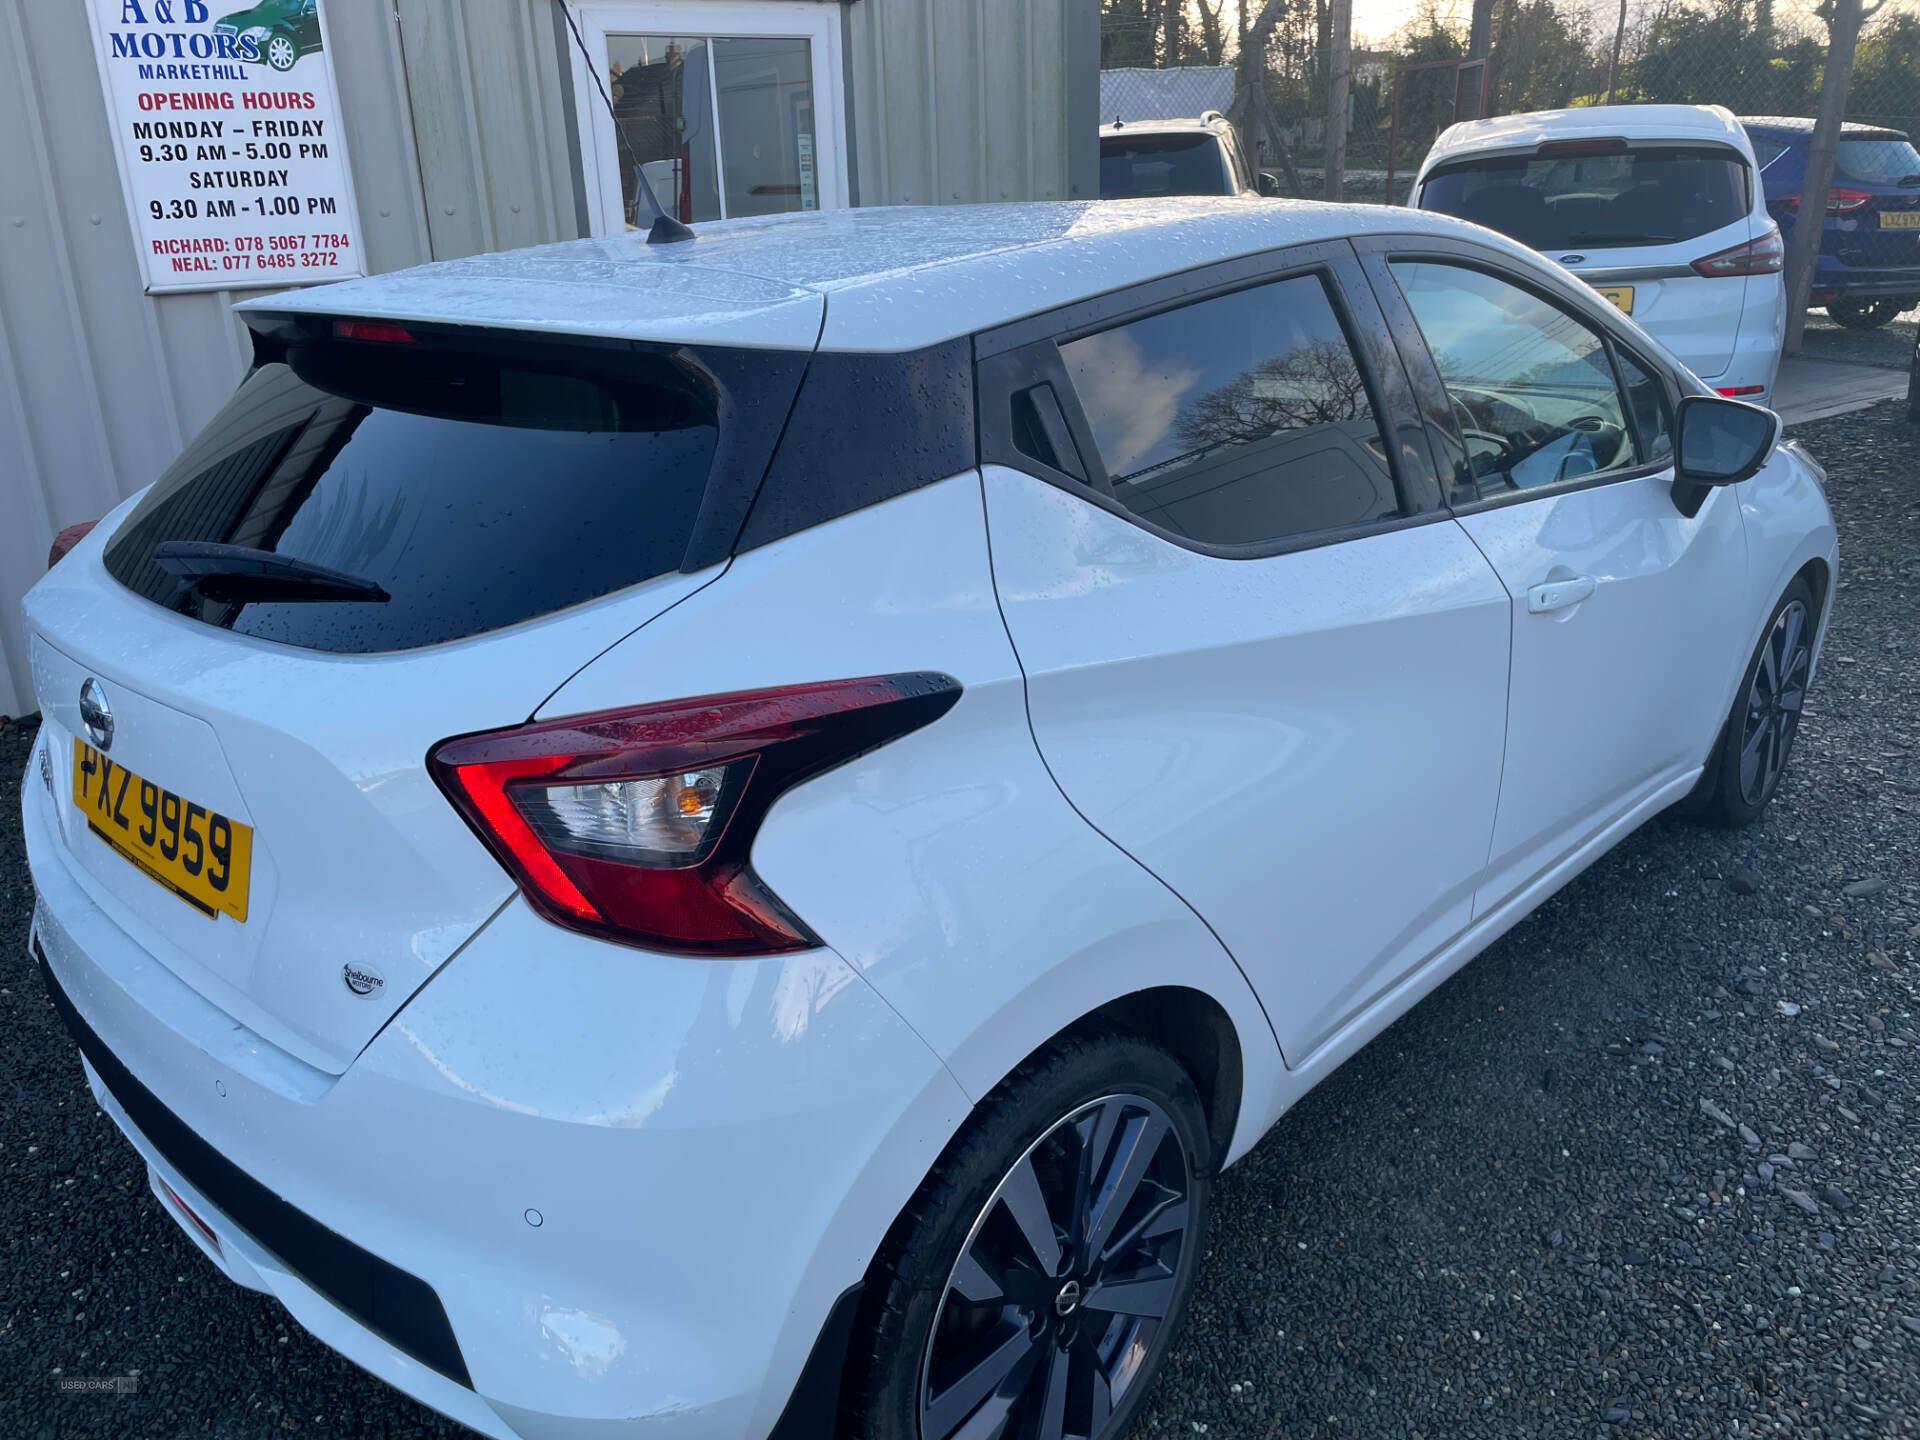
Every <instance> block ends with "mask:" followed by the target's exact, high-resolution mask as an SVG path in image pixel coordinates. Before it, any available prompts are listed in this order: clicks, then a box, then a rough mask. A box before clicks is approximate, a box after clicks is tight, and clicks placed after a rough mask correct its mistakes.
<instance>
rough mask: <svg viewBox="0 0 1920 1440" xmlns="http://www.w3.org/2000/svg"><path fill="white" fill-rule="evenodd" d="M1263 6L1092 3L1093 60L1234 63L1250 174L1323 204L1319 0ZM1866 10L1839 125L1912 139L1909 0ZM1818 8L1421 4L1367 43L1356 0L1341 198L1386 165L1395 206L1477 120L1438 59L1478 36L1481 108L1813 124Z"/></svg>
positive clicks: (1325, 26)
mask: <svg viewBox="0 0 1920 1440" xmlns="http://www.w3.org/2000/svg"><path fill="white" fill-rule="evenodd" d="M1241 7H1244V10H1245V12H1246V13H1245V14H1244V15H1243V14H1242V12H1241ZM1274 8H1275V7H1274V6H1273V5H1271V4H1270V3H1269V0H1102V4H1101V9H1102V31H1101V53H1102V63H1103V65H1106V66H1110V67H1119V66H1128V67H1149V68H1151V67H1158V68H1163V69H1164V68H1169V67H1186V66H1210V65H1219V64H1228V65H1234V66H1235V67H1236V70H1235V73H1236V79H1237V83H1236V86H1235V92H1234V103H1233V106H1232V108H1231V110H1230V113H1231V114H1232V115H1233V117H1234V119H1235V121H1236V123H1238V124H1239V125H1240V126H1241V130H1242V133H1243V134H1244V135H1246V136H1248V137H1249V138H1254V137H1257V141H1258V143H1257V150H1258V153H1259V157H1260V165H1261V168H1263V169H1266V170H1270V171H1272V172H1274V173H1276V174H1278V175H1280V176H1281V177H1282V180H1283V183H1285V184H1288V185H1289V186H1290V185H1291V184H1292V182H1293V181H1294V180H1296V179H1297V182H1298V189H1299V193H1301V194H1304V195H1308V196H1318V195H1320V194H1321V193H1322V191H1323V186H1324V183H1325V171H1324V169H1323V168H1322V167H1323V164H1324V159H1325V154H1326V137H1327V124H1328V113H1327V112H1328V91H1329V81H1330V78H1331V69H1332V67H1331V63H1330V62H1331V56H1332V38H1331V37H1332V28H1331V16H1330V4H1329V0H1283V3H1281V4H1280V5H1279V6H1278V10H1277V13H1278V17H1279V18H1278V19H1277V20H1274V19H1273V15H1272V13H1270V12H1272V11H1273V10H1274ZM1476 8H1477V9H1478V12H1479V13H1478V14H1477V15H1476V13H1475V11H1476ZM1868 10H1869V18H1868V20H1867V22H1866V25H1865V27H1864V28H1863V29H1862V31H1861V38H1860V44H1859V48H1858V51H1857V53H1856V56H1855V59H1854V68H1853V79H1852V83H1851V85H1850V87H1849V89H1848V97H1847V110H1846V115H1847V118H1848V119H1849V120H1855V121H1864V122H1867V123H1871V124H1875V125H1883V126H1888V127H1890V128H1893V129H1896V130H1903V131H1906V132H1907V133H1908V134H1909V135H1913V136H1917V137H1920V0H1883V3H1881V4H1879V6H1878V7H1877V8H1875V6H1874V5H1873V3H1872V0H1868ZM1830 14H1831V5H1830V4H1829V5H1822V4H1818V3H1815V0H1625V3H1624V4H1619V3H1615V0H1478V5H1477V6H1476V0H1422V3H1421V5H1420V7H1419V8H1418V9H1416V10H1415V11H1414V13H1413V15H1412V18H1410V19H1408V20H1407V21H1405V23H1403V24H1401V25H1400V26H1399V28H1397V29H1395V30H1394V31H1392V32H1391V33H1390V34H1386V35H1375V34H1373V33H1371V32H1370V31H1369V30H1368V28H1367V27H1368V20H1369V15H1368V4H1367V0H1357V3H1356V4H1355V6H1354V34H1353V45H1352V52H1351V61H1350V65H1349V72H1348V73H1349V75H1350V77H1351V79H1350V91H1349V99H1348V130H1347V136H1348V138H1347V162H1346V166H1347V168H1346V175H1347V181H1346V192H1345V193H1346V198H1347V199H1349V200H1385V199H1386V198H1387V190H1386V182H1387V170H1388V168H1389V164H1388V162H1389V159H1390V158H1391V160H1392V168H1393V169H1394V170H1395V171H1396V172H1397V174H1396V184H1395V186H1394V189H1395V192H1396V198H1398V199H1402V200H1404V199H1405V198H1406V194H1407V190H1408V188H1409V186H1410V184H1411V180H1412V176H1413V172H1414V171H1415V170H1416V169H1418V167H1419V164H1420V161H1421V159H1422V157H1424V156H1425V154H1426V152H1427V149H1428V147H1429V146H1431V145H1432V143H1433V140H1434V137H1435V136H1437V135H1438V134H1439V133H1440V132H1441V131H1442V130H1444V129H1446V127H1447V126H1448V125H1451V124H1452V123H1453V122H1454V120H1455V119H1456V118H1457V116H1458V115H1459V114H1460V113H1461V111H1462V107H1463V106H1464V108H1465V111H1466V113H1468V114H1471V113H1472V112H1473V110H1474V109H1475V108H1476V106H1477V96H1478V85H1479V83H1480V81H1479V80H1478V79H1477V78H1474V79H1471V80H1469V79H1468V78H1467V77H1465V76H1462V75H1461V74H1460V73H1458V72H1456V71H1455V70H1454V69H1453V68H1452V67H1450V66H1447V65H1444V64H1436V63H1434V62H1443V61H1449V60H1464V59H1466V58H1467V57H1468V53H1469V50H1470V48H1472V47H1471V39H1472V36H1473V34H1474V33H1475V30H1476V28H1480V29H1484V31H1485V33H1486V35H1487V43H1486V45H1485V47H1484V54H1485V57H1486V59H1487V61H1488V64H1487V67H1486V75H1485V84H1486V87H1487V92H1488V105H1487V113H1490V114H1495V115H1503V114H1514V113H1517V112H1520V111H1526V110H1551V109H1560V108H1564V107H1569V106H1587V105H1603V104H1606V103H1608V101H1609V97H1611V100H1612V102H1613V103H1615V104H1635V103H1648V104H1651V103H1662V102H1664V103H1685V104H1700V105H1724V106H1726V107H1727V108H1728V109H1729V110H1731V111H1733V112H1734V114H1736V115H1793V116H1802V117H1806V118H1809V119H1810V118H1812V116H1813V114H1814V107H1815V105H1816V103H1817V101H1818V98H1819V93H1820V80H1821V74H1822V70H1823V67H1824V65H1825V63H1826V54H1827V43H1828V30H1827V26H1828V19H1827V17H1828V16H1829V15H1830ZM1262 20H1268V21H1271V22H1272V23H1271V24H1270V26H1269V27H1268V39H1267V42H1266V44H1265V45H1264V47H1262V52H1261V54H1260V55H1259V56H1258V57H1257V58H1258V63H1256V64H1253V65H1241V64H1239V63H1238V61H1239V49H1238V40H1239V37H1240V36H1241V34H1243V33H1245V32H1246V31H1247V30H1248V29H1249V28H1252V29H1254V30H1255V32H1256V33H1257V32H1258V27H1259V24H1260V22H1261V21H1262ZM1468 73H1469V75H1470V74H1471V72H1468ZM1254 76H1258V77H1259V79H1258V82H1257V83H1260V84H1261V87H1262V94H1261V95H1260V96H1257V97H1256V96H1254V95H1252V94H1250V93H1249V89H1250V86H1251V85H1252V84H1253V83H1256V82H1255V80H1254V79H1252V78H1251V77H1254ZM1396 82H1397V88H1398V90H1399V103H1398V119H1399V123H1398V126H1397V127H1396V125H1395V123H1394V119H1395V90H1396ZM1256 100H1264V105H1261V104H1257V103H1254V102H1255V101H1256ZM1169 113H1171V112H1169ZM1142 118H1145V117H1142Z"/></svg>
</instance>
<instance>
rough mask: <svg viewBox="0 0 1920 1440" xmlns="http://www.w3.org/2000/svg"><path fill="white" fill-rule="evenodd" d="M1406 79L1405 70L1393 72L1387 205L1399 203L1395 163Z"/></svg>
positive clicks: (1388, 148)
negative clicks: (1394, 182) (1394, 178)
mask: <svg viewBox="0 0 1920 1440" xmlns="http://www.w3.org/2000/svg"><path fill="white" fill-rule="evenodd" d="M1405 77H1406V72H1405V71H1403V70H1395V71H1394V72H1393V123H1392V125H1391V126H1390V127H1389V129H1388V130H1387V204H1389V205H1393V204H1397V203H1398V202H1397V201H1396V200H1395V199H1394V198H1393V161H1394V155H1395V153H1396V152H1397V151H1398V150H1399V149H1400V82H1401V80H1403V79H1404V78H1405Z"/></svg>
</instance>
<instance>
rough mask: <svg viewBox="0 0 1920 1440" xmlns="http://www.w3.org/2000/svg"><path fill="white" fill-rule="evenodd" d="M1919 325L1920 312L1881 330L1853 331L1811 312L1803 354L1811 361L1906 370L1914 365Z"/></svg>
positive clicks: (1902, 316) (1912, 313)
mask: <svg viewBox="0 0 1920 1440" xmlns="http://www.w3.org/2000/svg"><path fill="white" fill-rule="evenodd" d="M1916 322H1920V309H1916V310H1909V311H1907V312H1906V313H1905V314H1903V315H1899V316H1896V317H1895V318H1894V319H1893V320H1891V321H1889V322H1888V323H1887V324H1885V325H1882V326H1881V327H1880V328H1879V329H1878V330H1849V329H1847V328H1846V327H1845V326H1843V325H1837V324H1835V323H1834V322H1833V321H1831V320H1829V319H1828V318H1827V314H1826V311H1824V310H1810V311H1808V312H1807V328H1806V331H1805V332H1804V333H1803V335H1802V336H1801V341H1800V353H1801V354H1802V355H1804V356H1806V357H1807V358H1808V359H1809V360H1845V361H1848V362H1849V363H1851V364H1854V365H1881V366H1884V367H1886V368H1887V369H1889V370H1904V369H1906V368H1907V366H1908V365H1910V364H1911V363H1912V362H1913V340H1914V329H1915V325H1916Z"/></svg>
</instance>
